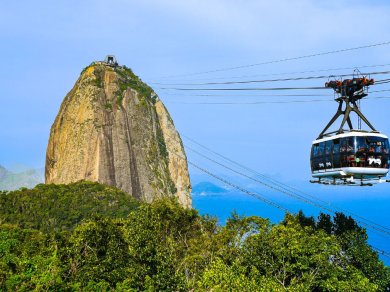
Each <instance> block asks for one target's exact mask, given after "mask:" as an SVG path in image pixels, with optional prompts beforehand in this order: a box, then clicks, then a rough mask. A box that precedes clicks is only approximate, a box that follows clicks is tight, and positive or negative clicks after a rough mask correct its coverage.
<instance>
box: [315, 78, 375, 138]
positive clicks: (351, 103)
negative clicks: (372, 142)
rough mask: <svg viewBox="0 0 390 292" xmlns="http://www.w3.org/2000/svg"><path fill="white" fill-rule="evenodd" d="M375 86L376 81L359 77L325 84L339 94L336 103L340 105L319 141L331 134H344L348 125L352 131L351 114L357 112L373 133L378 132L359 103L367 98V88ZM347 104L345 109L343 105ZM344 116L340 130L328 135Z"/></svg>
mask: <svg viewBox="0 0 390 292" xmlns="http://www.w3.org/2000/svg"><path fill="white" fill-rule="evenodd" d="M373 84H374V79H368V78H367V77H357V78H353V79H346V80H344V81H341V80H334V81H330V82H327V83H325V87H329V88H333V90H334V91H335V93H336V94H337V96H338V97H337V98H336V101H337V102H338V103H339V106H338V109H337V112H336V114H335V115H334V116H333V118H332V119H331V120H330V121H329V123H328V124H327V125H326V127H325V128H324V129H323V130H322V132H321V133H320V135H319V136H318V138H317V139H321V138H323V137H324V136H327V135H330V134H341V133H344V129H343V128H344V125H345V123H347V124H348V127H349V130H350V131H352V130H354V129H353V125H352V122H351V118H350V114H351V112H355V113H356V114H357V116H358V117H359V118H360V119H361V120H362V121H363V122H364V123H366V125H367V126H368V127H369V128H370V129H371V130H372V131H373V132H377V130H376V129H375V128H374V126H373V125H372V124H371V123H370V122H369V121H368V120H367V118H366V117H365V116H364V115H363V114H362V112H361V111H360V110H359V106H358V104H357V101H359V100H360V99H362V98H363V97H365V96H367V88H368V86H370V85H373ZM344 104H345V107H343V105H344ZM343 108H344V109H343ZM342 115H343V116H344V117H343V120H342V122H341V125H340V127H339V129H338V130H337V131H335V132H330V133H326V131H327V130H328V129H329V128H330V127H331V126H332V125H333V124H334V122H335V121H336V120H337V119H338V118H339V117H340V116H342ZM359 127H360V126H359Z"/></svg>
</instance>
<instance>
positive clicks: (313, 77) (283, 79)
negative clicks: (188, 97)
mask: <svg viewBox="0 0 390 292" xmlns="http://www.w3.org/2000/svg"><path fill="white" fill-rule="evenodd" d="M386 74H390V71H381V72H370V73H361V75H364V76H367V75H386ZM346 76H351V74H341V75H337V77H346ZM329 77H332V76H329V75H322V76H305V77H290V78H279V79H263V80H244V81H225V82H204V83H152V84H156V85H165V86H201V85H229V84H250V83H264V82H284V81H298V80H312V79H329Z"/></svg>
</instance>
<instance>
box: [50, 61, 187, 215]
mask: <svg viewBox="0 0 390 292" xmlns="http://www.w3.org/2000/svg"><path fill="white" fill-rule="evenodd" d="M45 180H46V183H56V184H60V183H64V184H67V183H71V182H76V181H80V180H89V181H97V182H100V183H104V184H107V185H111V186H115V187H117V188H119V189H121V190H123V191H125V192H127V193H128V194H130V195H131V196H133V197H136V198H138V199H141V200H145V201H148V202H150V201H152V200H154V199H156V198H161V197H165V196H176V197H177V198H178V201H179V202H180V204H181V205H183V206H185V207H191V204H192V201H191V195H190V194H191V185H190V179H189V174H188V167H187V160H186V155H185V152H184V148H183V145H182V142H181V138H180V136H179V133H178V132H177V131H176V129H175V126H174V124H173V121H172V119H171V117H170V115H169V113H168V111H167V110H166V108H165V106H164V105H163V103H162V102H161V101H160V100H159V99H158V97H157V95H156V94H155V93H154V92H153V90H152V89H151V88H150V87H149V86H147V85H146V84H145V83H143V82H142V81H141V80H140V79H139V78H138V77H137V76H135V75H134V73H133V72H132V71H131V70H130V69H128V68H126V67H121V66H110V65H109V64H106V63H104V62H94V63H92V64H91V65H90V66H89V67H87V68H86V69H84V71H83V72H82V73H81V75H80V78H79V79H78V80H77V82H76V84H75V85H74V87H73V89H72V90H71V91H70V92H69V93H68V94H67V95H66V97H65V99H64V101H63V102H62V105H61V108H60V111H59V113H58V115H57V117H56V119H55V121H54V124H53V125H52V128H51V131H50V138H49V143H48V147H47V153H46V168H45Z"/></svg>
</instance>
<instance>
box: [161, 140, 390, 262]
mask: <svg viewBox="0 0 390 292" xmlns="http://www.w3.org/2000/svg"><path fill="white" fill-rule="evenodd" d="M169 140H175V141H177V140H176V139H172V138H171V139H169ZM158 143H159V144H161V145H162V142H158ZM170 153H172V154H174V155H175V156H177V157H179V158H181V159H184V160H185V161H186V162H187V163H188V164H189V165H191V166H193V167H195V168H197V169H198V170H200V171H202V172H203V173H206V174H208V175H209V176H211V177H213V178H215V179H217V180H219V181H221V182H223V183H224V184H226V185H229V186H231V187H233V188H235V189H237V190H239V191H241V192H243V193H245V194H247V195H250V196H252V197H254V198H256V199H258V200H260V201H262V202H264V203H266V204H268V205H270V206H273V207H275V208H277V209H279V210H282V211H284V212H288V213H291V212H290V211H289V210H288V209H287V208H284V207H283V206H281V205H279V204H277V203H275V202H273V201H271V200H269V199H267V198H264V197H263V196H262V195H260V194H259V193H257V192H252V191H249V190H247V189H245V188H243V187H240V186H239V185H237V184H235V183H232V182H231V181H228V180H226V179H224V178H222V177H220V176H218V175H216V174H214V173H212V172H211V171H209V170H207V169H205V168H203V167H200V166H199V165H197V164H195V163H193V162H192V161H190V160H187V158H186V157H184V156H182V155H179V154H177V153H176V152H170ZM356 222H358V223H360V224H361V222H359V221H357V220H356ZM365 225H367V224H365ZM373 248H374V249H375V250H376V251H377V252H380V253H381V254H382V255H384V256H386V257H387V256H388V253H387V252H386V251H383V250H381V249H379V248H376V247H373Z"/></svg>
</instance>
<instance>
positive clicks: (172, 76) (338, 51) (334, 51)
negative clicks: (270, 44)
mask: <svg viewBox="0 0 390 292" xmlns="http://www.w3.org/2000/svg"><path fill="white" fill-rule="evenodd" d="M389 44H390V41H386V42H382V43H376V44H370V45H364V46H359V47H353V48H347V49H339V50H333V51H327V52H321V53H315V54H309V55H303V56H298V57H291V58H283V59H278V60H271V61H266V62H260V63H254V64H248V65H241V66H235V67H226V68H222V69H214V70H208V71H200V72H195V73H187V74H180V75H171V76H165V77H162V78H174V77H184V76H195V75H202V74H209V73H216V72H223V71H230V70H237V69H244V68H250V67H256V66H262V65H268V64H275V63H281V62H287V61H294V60H301V59H307V58H312V57H319V56H325V55H331V54H337V53H343V52H350V51H356V50H361V49H367V48H373V47H379V46H385V45H389Z"/></svg>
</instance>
